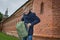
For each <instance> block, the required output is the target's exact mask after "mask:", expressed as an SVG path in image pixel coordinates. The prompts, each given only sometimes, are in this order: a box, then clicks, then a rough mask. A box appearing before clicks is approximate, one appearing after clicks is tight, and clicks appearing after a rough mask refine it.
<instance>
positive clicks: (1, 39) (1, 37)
mask: <svg viewBox="0 0 60 40" xmlns="http://www.w3.org/2000/svg"><path fill="white" fill-rule="evenodd" d="M0 40H18V38H16V37H13V36H9V35H6V34H4V33H2V32H0Z"/></svg>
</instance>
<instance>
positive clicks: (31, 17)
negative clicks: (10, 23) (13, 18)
mask: <svg viewBox="0 0 60 40" xmlns="http://www.w3.org/2000/svg"><path fill="white" fill-rule="evenodd" d="M21 20H22V21H24V23H25V25H26V29H27V31H28V36H27V37H24V38H23V40H27V39H28V40H32V36H33V26H34V25H35V24H37V23H39V22H40V19H39V18H38V17H37V16H36V14H35V13H33V12H31V11H29V9H25V13H24V15H23V17H22V19H21Z"/></svg>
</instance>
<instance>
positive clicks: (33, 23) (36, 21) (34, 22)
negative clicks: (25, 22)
mask: <svg viewBox="0 0 60 40" xmlns="http://www.w3.org/2000/svg"><path fill="white" fill-rule="evenodd" d="M33 19H34V21H33V22H32V23H31V25H35V24H37V23H39V22H40V19H39V17H37V16H36V14H35V13H33Z"/></svg>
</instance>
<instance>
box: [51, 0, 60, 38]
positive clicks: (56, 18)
mask: <svg viewBox="0 0 60 40" xmlns="http://www.w3.org/2000/svg"><path fill="white" fill-rule="evenodd" d="M52 10H53V35H54V36H56V37H59V38H60V0H53V1H52Z"/></svg>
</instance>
